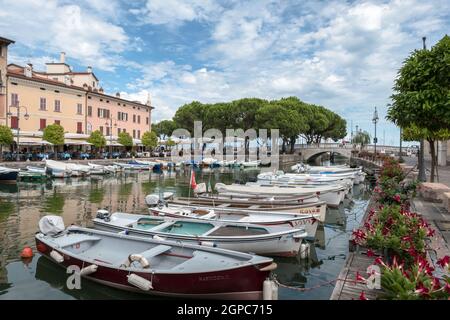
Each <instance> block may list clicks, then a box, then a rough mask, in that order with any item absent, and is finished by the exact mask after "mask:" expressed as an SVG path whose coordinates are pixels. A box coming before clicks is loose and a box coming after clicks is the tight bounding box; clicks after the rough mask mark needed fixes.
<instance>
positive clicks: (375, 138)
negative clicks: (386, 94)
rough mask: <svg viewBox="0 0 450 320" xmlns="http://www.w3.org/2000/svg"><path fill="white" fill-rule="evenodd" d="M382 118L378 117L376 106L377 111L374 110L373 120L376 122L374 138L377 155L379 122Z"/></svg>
mask: <svg viewBox="0 0 450 320" xmlns="http://www.w3.org/2000/svg"><path fill="white" fill-rule="evenodd" d="M379 119H380V118H378V111H377V107H375V111H374V112H373V118H372V122H373V123H374V124H375V137H374V138H373V143H374V147H375V149H374V150H375V156H376V155H377V122H378V120H379Z"/></svg>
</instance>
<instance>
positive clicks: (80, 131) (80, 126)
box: [77, 122, 83, 133]
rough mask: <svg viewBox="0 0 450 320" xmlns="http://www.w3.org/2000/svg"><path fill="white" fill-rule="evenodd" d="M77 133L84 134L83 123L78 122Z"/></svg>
mask: <svg viewBox="0 0 450 320" xmlns="http://www.w3.org/2000/svg"><path fill="white" fill-rule="evenodd" d="M77 133H83V122H77Z"/></svg>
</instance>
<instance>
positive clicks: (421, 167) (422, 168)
mask: <svg viewBox="0 0 450 320" xmlns="http://www.w3.org/2000/svg"><path fill="white" fill-rule="evenodd" d="M426 39H427V38H426V37H422V42H423V50H427V46H426V44H425V41H426ZM424 147H425V141H424V140H423V138H422V139H420V150H419V159H418V164H419V176H418V178H419V181H422V182H425V181H427V175H426V173H425V155H424V150H423V149H424Z"/></svg>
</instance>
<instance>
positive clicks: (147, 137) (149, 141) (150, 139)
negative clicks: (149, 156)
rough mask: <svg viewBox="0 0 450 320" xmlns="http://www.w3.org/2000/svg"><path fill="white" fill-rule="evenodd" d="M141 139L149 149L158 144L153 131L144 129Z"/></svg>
mask: <svg viewBox="0 0 450 320" xmlns="http://www.w3.org/2000/svg"><path fill="white" fill-rule="evenodd" d="M141 140H142V144H143V145H144V146H145V147H147V148H149V149H150V150H152V149H153V148H155V147H156V146H157V145H158V137H157V136H156V133H155V131H145V132H144V134H143V135H142V138H141Z"/></svg>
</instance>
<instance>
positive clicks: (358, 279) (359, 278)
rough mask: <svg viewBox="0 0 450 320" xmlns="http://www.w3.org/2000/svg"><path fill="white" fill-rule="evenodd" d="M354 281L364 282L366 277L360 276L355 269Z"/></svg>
mask: <svg viewBox="0 0 450 320" xmlns="http://www.w3.org/2000/svg"><path fill="white" fill-rule="evenodd" d="M356 281H357V282H366V279H365V278H364V277H363V276H361V275H360V274H359V272H358V271H356Z"/></svg>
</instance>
